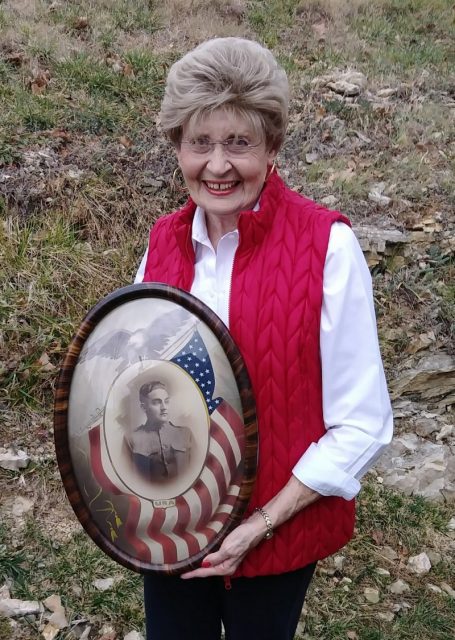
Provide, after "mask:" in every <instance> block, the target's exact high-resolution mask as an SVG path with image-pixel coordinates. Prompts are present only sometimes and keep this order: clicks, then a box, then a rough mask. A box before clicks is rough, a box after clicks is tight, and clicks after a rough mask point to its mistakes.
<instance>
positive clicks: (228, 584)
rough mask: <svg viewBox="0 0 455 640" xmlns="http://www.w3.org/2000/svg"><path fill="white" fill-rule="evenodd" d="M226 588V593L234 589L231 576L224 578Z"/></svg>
mask: <svg viewBox="0 0 455 640" xmlns="http://www.w3.org/2000/svg"><path fill="white" fill-rule="evenodd" d="M224 588H225V589H226V591H230V590H231V589H232V584H231V576H224Z"/></svg>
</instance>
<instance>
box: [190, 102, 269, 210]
mask: <svg viewBox="0 0 455 640" xmlns="http://www.w3.org/2000/svg"><path fill="white" fill-rule="evenodd" d="M233 137H234V138H240V137H241V138H242V139H245V141H248V142H249V143H250V144H254V145H258V146H255V147H253V148H251V149H249V150H248V151H247V152H246V153H244V154H242V155H238V156H237V155H236V156H233V155H231V154H229V153H227V152H226V151H225V147H224V146H223V145H220V144H217V145H214V146H212V147H211V149H210V150H209V151H208V152H207V153H203V154H198V153H196V152H195V151H194V150H192V149H191V147H190V145H188V144H184V143H182V144H181V146H180V148H179V149H178V150H177V158H178V161H179V165H180V168H181V170H182V172H183V177H184V179H185V182H186V185H187V187H188V190H189V193H190V196H191V197H192V199H193V200H194V202H195V203H196V204H198V205H199V206H200V207H202V209H204V211H205V213H206V214H208V215H209V216H210V215H212V216H232V215H236V214H238V213H239V212H240V211H243V210H247V209H252V208H253V207H254V205H255V204H256V202H257V200H258V198H259V194H260V192H261V190H262V187H263V186H264V181H265V178H266V176H267V171H268V168H269V167H270V165H271V164H272V163H273V160H274V158H275V155H276V152H275V151H270V150H269V151H268V150H267V148H266V145H265V140H262V139H261V138H260V137H259V138H258V135H257V134H255V133H254V132H253V131H252V130H251V126H250V125H249V124H248V122H247V121H246V119H245V118H243V117H241V116H237V115H234V114H232V113H230V112H226V111H224V110H222V109H219V110H218V111H214V112H213V113H211V114H209V115H207V116H206V117H205V118H204V119H202V120H201V121H200V122H199V123H197V124H196V125H194V126H193V127H192V128H191V129H190V127H189V126H188V125H186V126H184V127H183V136H182V140H183V141H188V140H198V139H208V140H209V141H212V142H215V141H216V142H220V141H224V140H228V139H230V138H233Z"/></svg>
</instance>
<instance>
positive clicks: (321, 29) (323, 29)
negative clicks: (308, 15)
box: [311, 22, 327, 42]
mask: <svg viewBox="0 0 455 640" xmlns="http://www.w3.org/2000/svg"><path fill="white" fill-rule="evenodd" d="M311 28H312V30H313V32H314V35H315V36H316V37H317V39H318V41H319V42H321V41H323V40H325V39H326V35H327V24H326V23H325V22H315V23H314V24H312V25H311Z"/></svg>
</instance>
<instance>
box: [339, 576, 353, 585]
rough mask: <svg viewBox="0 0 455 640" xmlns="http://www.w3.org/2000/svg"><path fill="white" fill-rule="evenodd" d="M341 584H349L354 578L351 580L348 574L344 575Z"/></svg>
mask: <svg viewBox="0 0 455 640" xmlns="http://www.w3.org/2000/svg"><path fill="white" fill-rule="evenodd" d="M340 584H341V585H349V584H352V580H351V578H348V577H347V576H344V577H343V578H341V580H340Z"/></svg>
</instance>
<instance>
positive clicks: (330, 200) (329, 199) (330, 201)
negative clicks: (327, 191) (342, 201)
mask: <svg viewBox="0 0 455 640" xmlns="http://www.w3.org/2000/svg"><path fill="white" fill-rule="evenodd" d="M337 202H338V198H337V197H336V196H325V198H321V203H322V204H325V205H326V206H327V207H334V206H335V205H336V203H337Z"/></svg>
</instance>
